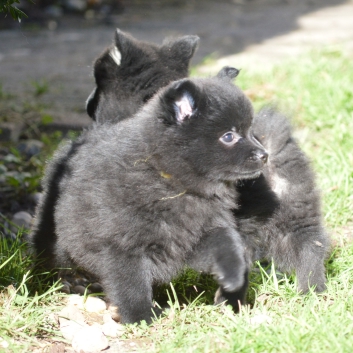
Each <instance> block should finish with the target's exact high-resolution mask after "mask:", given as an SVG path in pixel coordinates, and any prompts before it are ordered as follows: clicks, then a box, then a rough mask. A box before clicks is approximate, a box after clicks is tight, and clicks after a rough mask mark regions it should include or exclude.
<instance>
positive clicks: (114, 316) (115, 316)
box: [108, 304, 120, 322]
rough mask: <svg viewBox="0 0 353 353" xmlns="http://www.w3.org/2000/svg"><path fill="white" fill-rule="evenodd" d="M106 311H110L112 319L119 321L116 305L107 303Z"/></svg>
mask: <svg viewBox="0 0 353 353" xmlns="http://www.w3.org/2000/svg"><path fill="white" fill-rule="evenodd" d="M108 311H109V313H110V316H111V318H112V319H113V320H114V321H117V322H119V321H120V315H119V308H118V307H117V306H116V305H112V304H111V305H109V307H108Z"/></svg>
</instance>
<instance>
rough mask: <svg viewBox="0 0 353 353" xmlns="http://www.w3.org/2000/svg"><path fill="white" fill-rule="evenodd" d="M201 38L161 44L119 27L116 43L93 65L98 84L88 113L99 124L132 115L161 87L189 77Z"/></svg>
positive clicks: (180, 39)
mask: <svg viewBox="0 0 353 353" xmlns="http://www.w3.org/2000/svg"><path fill="white" fill-rule="evenodd" d="M198 41H199V37H197V36H193V35H189V36H184V37H181V38H178V39H173V40H169V41H168V40H165V41H164V43H163V44H162V45H161V46H158V45H155V44H152V43H147V42H141V41H138V40H136V39H135V38H133V37H132V36H131V35H129V34H127V33H124V32H122V31H121V30H119V29H117V30H116V32H115V41H114V44H113V45H111V46H110V47H108V48H107V49H106V50H105V51H104V52H103V54H102V55H101V56H100V57H99V58H98V59H97V60H96V62H95V64H94V77H95V80H96V86H97V87H96V88H95V89H94V90H93V92H92V93H91V95H90V96H89V97H88V99H87V103H86V109H87V113H88V115H89V116H90V117H91V118H92V119H94V120H96V121H97V122H100V123H102V122H107V121H109V122H116V121H119V120H123V119H125V118H128V117H130V116H132V115H133V114H134V113H136V112H137V110H138V109H139V108H140V107H141V106H142V105H143V104H144V103H146V102H147V101H148V100H149V99H150V98H151V97H152V96H153V95H154V94H155V93H156V92H157V90H158V89H159V88H161V87H165V86H166V85H167V84H168V83H170V82H172V81H175V80H178V79H181V78H184V77H187V76H188V68H189V62H190V60H191V58H192V56H193V55H194V52H195V50H196V47H197V44H198ZM117 102H118V104H117Z"/></svg>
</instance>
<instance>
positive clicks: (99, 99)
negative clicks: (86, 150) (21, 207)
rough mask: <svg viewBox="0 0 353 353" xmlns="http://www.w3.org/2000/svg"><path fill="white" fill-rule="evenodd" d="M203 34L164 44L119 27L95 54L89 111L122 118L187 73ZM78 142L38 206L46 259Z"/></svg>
mask: <svg viewBox="0 0 353 353" xmlns="http://www.w3.org/2000/svg"><path fill="white" fill-rule="evenodd" d="M198 40H199V38H198V37H197V36H185V37H181V38H179V39H174V40H169V41H165V43H164V44H163V45H162V46H156V45H155V44H151V43H146V42H140V41H137V40H136V39H134V38H132V37H131V36H130V35H128V34H126V33H124V32H122V31H120V30H117V31H116V33H115V44H114V45H112V46H110V47H108V48H107V49H106V50H105V51H104V53H103V54H102V55H101V56H100V57H99V58H98V59H97V60H96V62H95V65H94V75H95V79H96V84H97V87H96V89H95V90H94V91H93V92H92V94H91V96H90V97H89V98H88V100H87V112H88V114H89V115H90V116H91V117H92V118H93V119H94V120H97V121H98V122H100V123H101V122H107V123H108V122H110V123H111V122H112V121H120V120H123V119H126V118H128V117H129V116H130V115H133V114H134V113H136V112H137V110H138V109H139V108H140V107H141V106H142V105H143V104H144V102H145V101H146V100H148V99H149V98H150V97H151V96H152V95H153V94H155V93H156V92H157V91H158V90H159V89H160V88H162V87H164V86H166V85H167V84H168V83H169V82H170V81H173V80H177V79H180V78H184V77H186V76H187V75H188V66H189V61H190V59H191V57H192V56H193V54H194V52H195V50H196V47H197V43H198ZM79 146H80V143H76V144H73V145H72V146H71V147H70V148H68V149H67V150H66V154H65V153H61V154H60V158H59V157H57V158H56V159H55V163H51V164H50V166H49V167H48V168H47V170H46V175H45V177H44V179H43V182H42V185H43V197H42V199H41V201H40V203H39V204H38V206H37V209H36V217H35V222H34V226H33V231H32V236H31V237H32V242H34V243H35V247H36V249H37V251H38V253H41V254H42V257H43V259H45V261H47V262H49V263H50V256H48V255H49V254H51V253H52V246H53V244H54V242H55V237H56V235H55V224H54V208H55V206H56V202H57V199H58V197H59V183H60V181H61V178H62V176H63V175H64V174H65V173H66V172H67V170H66V168H67V164H68V161H69V160H70V158H72V156H74V155H75V154H76V152H77V150H78V149H79Z"/></svg>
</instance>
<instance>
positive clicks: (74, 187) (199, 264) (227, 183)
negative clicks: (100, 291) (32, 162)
mask: <svg viewBox="0 0 353 353" xmlns="http://www.w3.org/2000/svg"><path fill="white" fill-rule="evenodd" d="M221 76H222V75H220V77H218V78H213V79H198V80H196V79H195V80H188V79H185V80H181V81H177V82H174V83H172V84H171V85H169V86H167V87H166V88H165V89H164V90H162V91H161V92H160V93H158V94H157V96H156V97H154V98H153V99H152V100H151V101H150V102H149V103H147V104H146V105H145V106H144V108H143V109H142V110H141V111H140V112H139V113H138V114H137V115H136V116H135V117H134V118H133V119H126V120H124V121H122V122H119V123H118V124H115V125H110V124H103V125H100V126H98V127H95V128H93V129H92V130H91V131H89V132H87V133H86V134H84V135H83V136H82V137H81V138H80V139H79V140H78V141H77V142H74V143H72V144H71V146H70V145H67V146H64V147H63V148H61V149H60V150H59V151H58V152H57V153H56V155H55V156H54V159H53V161H52V162H51V166H54V167H49V169H48V173H49V175H48V177H49V179H50V178H51V173H52V170H53V169H54V170H55V169H56V166H57V165H58V164H59V165H60V163H61V161H62V158H63V156H64V159H65V158H66V157H65V156H67V154H68V151H72V150H74V149H75V148H77V147H79V148H77V151H76V153H74V154H73V155H72V157H71V158H69V159H68V160H67V161H66V167H65V169H64V171H63V174H62V175H61V178H60V181H59V183H58V184H57V188H58V194H59V195H60V197H59V199H58V200H57V202H56V207H55V214H54V217H55V226H56V227H55V238H53V237H52V238H51V243H50V244H49V243H48V238H47V237H45V236H44V238H42V237H43V233H35V234H36V235H35V237H34V238H35V239H34V242H35V245H36V247H38V245H39V249H38V252H40V251H41V249H42V245H41V244H42V243H47V246H46V254H45V255H46V256H49V257H50V259H51V260H52V265H53V266H66V265H71V264H72V263H73V264H75V265H78V266H80V267H82V268H84V269H86V270H87V271H89V272H91V273H93V274H95V275H96V276H97V277H98V278H99V279H100V281H101V283H102V285H103V287H104V289H105V291H106V293H107V295H108V298H109V299H110V300H111V301H112V302H113V304H115V305H117V306H118V307H119V313H120V315H121V320H122V322H124V323H131V322H139V321H141V320H146V321H147V322H150V321H151V317H153V312H152V311H153V310H155V311H156V309H155V308H153V304H152V285H153V284H156V283H165V282H168V281H170V279H171V278H172V277H173V276H175V275H177V273H178V272H179V271H180V270H181V269H182V268H183V267H184V266H185V265H188V266H190V267H192V268H194V269H196V270H198V271H203V272H208V273H212V274H214V275H215V277H216V279H217V281H218V282H219V284H220V286H221V291H223V292H224V293H229V292H233V291H237V290H239V289H240V288H244V286H245V287H246V283H245V282H246V280H247V275H246V274H247V265H246V262H245V259H244V248H243V245H242V240H241V238H240V236H239V234H238V233H237V231H236V230H235V222H234V216H233V214H232V211H231V210H232V209H233V208H234V207H235V206H236V204H235V201H236V191H235V188H234V183H235V182H236V181H237V180H238V179H239V178H242V179H244V178H251V177H256V176H258V175H259V174H260V173H261V170H262V168H263V165H264V163H265V162H266V159H267V154H266V152H265V151H264V150H263V148H261V147H260V145H259V144H258V143H257V142H256V141H255V140H253V139H252V138H251V136H250V134H249V129H250V125H251V121H252V118H253V111H252V106H251V104H250V102H249V100H248V99H247V98H246V97H245V96H244V94H243V93H242V92H241V91H240V90H239V89H238V88H237V87H236V86H234V85H232V84H231V83H230V82H229V80H227V79H224V78H223V79H222V78H221ZM73 146H74V147H73ZM237 293H239V291H238V292H237ZM238 299H239V300H240V301H242V300H243V298H238ZM236 304H237V303H236Z"/></svg>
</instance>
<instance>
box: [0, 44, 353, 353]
mask: <svg viewBox="0 0 353 353" xmlns="http://www.w3.org/2000/svg"><path fill="white" fill-rule="evenodd" d="M229 65H233V63H229ZM234 66H236V64H234ZM352 82H353V60H352V58H349V57H345V56H344V55H343V53H342V52H341V51H340V50H338V49H327V50H324V51H317V52H312V53H310V54H308V55H305V56H303V57H301V58H296V59H295V60H293V61H288V62H287V63H285V64H284V65H281V66H278V67H275V68H273V69H271V70H269V71H266V72H262V73H258V72H252V71H251V70H246V69H243V70H242V71H241V74H240V75H239V77H238V78H237V84H238V85H239V86H240V87H241V88H242V89H244V90H245V91H246V93H247V94H248V96H249V97H250V98H251V99H252V101H253V102H254V105H255V108H256V109H259V108H260V107H261V106H263V105H264V104H276V105H277V106H278V107H279V109H280V110H281V111H283V112H285V113H288V114H290V116H291V117H292V119H293V125H294V127H295V132H296V136H298V139H299V141H300V144H301V146H302V147H303V149H304V150H305V151H306V152H307V154H308V155H309V156H310V158H311V159H312V161H313V165H314V168H315V171H316V173H317V177H318V178H317V180H318V184H319V187H320V188H321V189H322V195H323V200H322V201H323V202H322V203H323V212H324V216H325V222H326V225H327V227H328V230H329V232H330V234H332V235H333V237H336V238H338V240H337V241H336V244H339V245H340V247H335V248H334V249H333V250H332V254H331V257H330V258H329V259H328V261H327V276H328V288H327V291H326V292H325V293H322V294H315V293H309V294H308V295H304V296H301V295H298V294H297V292H296V278H295V276H288V277H287V276H284V277H283V276H276V275H275V269H274V268H273V267H272V268H271V272H270V274H267V273H268V272H266V271H265V270H264V269H262V268H261V267H260V266H259V265H257V266H256V269H257V271H255V272H253V273H252V274H251V278H250V287H249V293H248V302H249V304H250V305H249V306H246V307H244V308H243V310H242V311H241V313H240V314H239V315H234V314H233V313H232V311H231V310H230V309H229V308H227V307H214V306H212V305H208V303H210V302H211V301H212V295H213V291H214V286H215V285H214V282H213V281H212V280H211V279H210V278H209V277H202V276H199V275H197V274H195V273H192V272H185V273H184V274H183V275H182V276H181V277H180V278H179V279H177V280H176V281H174V282H173V287H172V288H171V287H170V286H167V290H168V292H169V296H170V298H171V299H169V302H170V303H171V304H172V309H170V310H169V312H168V315H167V316H166V317H164V318H162V319H159V320H157V321H156V322H155V324H154V325H152V326H150V327H147V326H144V325H140V326H138V325H130V326H128V328H127V330H126V333H125V336H124V337H123V338H122V339H126V340H128V341H134V342H136V343H137V346H138V350H140V351H141V352H183V353H184V352H210V353H211V352H212V353H214V352H249V353H250V352H254V353H256V352H259V353H260V352H261V353H263V352H286V353H287V352H289V353H291V352H318V353H319V352H320V353H321V352H327V351H329V352H337V353H338V352H351V350H352V347H353V335H352V332H353V245H352V243H351V242H349V241H348V238H349V235H350V237H351V239H352V236H351V234H352V232H353V219H352V217H353V192H352V191H353V152H352V151H353V89H352ZM44 142H46V141H45V139H44ZM47 143H49V140H48V141H47ZM48 153H51V152H48ZM6 167H8V166H7V165H6ZM344 235H348V237H347V239H346V238H344ZM13 254H14V255H13ZM11 256H14V257H13V258H12V259H11V260H10V261H9V262H8V263H6V264H5V265H4V266H3V267H2V268H1V265H0V275H1V278H2V281H3V282H2V283H3V284H2V285H3V287H2V288H3V289H1V290H0V305H1V306H2V309H1V314H0V337H2V338H4V339H5V340H6V341H9V342H10V344H11V350H12V351H14V352H27V351H29V347H33V346H36V345H37V344H38V341H37V340H36V338H39V337H43V338H45V339H47V338H48V336H55V335H56V334H57V333H56V330H57V329H58V328H57V326H56V324H55V322H54V321H53V320H52V319H51V317H52V316H51V315H50V313H52V312H54V311H55V310H56V311H59V309H58V308H57V305H59V299H60V295H58V294H57V293H56V292H54V289H53V288H48V287H45V286H44V285H42V279H43V277H40V276H39V277H38V276H37V275H36V274H34V273H32V272H29V273H28V270H29V269H30V267H31V261H32V260H31V258H30V255H28V254H27V253H26V250H25V248H22V245H19V244H18V243H16V244H12V245H11V244H8V243H6V244H5V243H2V245H1V246H0V257H1V262H2V263H3V262H5V261H6V259H9V258H11ZM36 288H38V289H37V290H38V293H37V294H35V290H36ZM159 293H160V292H159ZM159 295H160V297H158V298H157V300H161V301H163V300H165V297H166V296H167V295H165V297H164V298H163V295H161V294H159ZM0 343H1V342H0ZM9 349H10V348H7V350H9ZM11 350H10V351H11ZM0 351H1V346H0Z"/></svg>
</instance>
